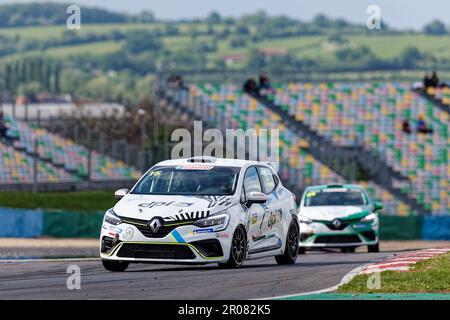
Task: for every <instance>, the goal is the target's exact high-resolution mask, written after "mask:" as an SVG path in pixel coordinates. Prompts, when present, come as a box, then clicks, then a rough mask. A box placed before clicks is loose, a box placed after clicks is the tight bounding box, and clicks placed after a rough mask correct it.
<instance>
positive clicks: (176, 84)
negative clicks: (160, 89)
mask: <svg viewBox="0 0 450 320" xmlns="http://www.w3.org/2000/svg"><path fill="white" fill-rule="evenodd" d="M167 83H168V85H169V88H172V89H178V88H183V87H184V82H183V78H182V77H181V76H180V75H179V74H174V73H172V74H171V75H170V76H169V78H168V79H167Z"/></svg>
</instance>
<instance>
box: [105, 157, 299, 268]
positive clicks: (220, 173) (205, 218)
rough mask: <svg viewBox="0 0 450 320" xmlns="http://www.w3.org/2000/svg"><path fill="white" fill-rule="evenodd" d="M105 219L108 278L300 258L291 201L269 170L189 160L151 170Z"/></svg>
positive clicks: (222, 161)
mask: <svg viewBox="0 0 450 320" xmlns="http://www.w3.org/2000/svg"><path fill="white" fill-rule="evenodd" d="M116 197H117V198H120V199H121V200H120V201H119V202H118V203H117V204H116V205H115V206H114V207H113V208H112V209H109V210H108V211H107V212H106V214H105V217H104V221H103V225H102V229H101V235H100V241H101V246H100V256H101V259H102V262H103V266H104V267H105V268H106V269H107V270H110V271H124V270H125V269H126V268H127V267H128V265H129V263H134V262H137V263H141V262H150V263H181V264H184V263H197V264H203V263H219V265H220V266H224V267H239V266H241V265H242V264H243V262H244V261H245V260H246V259H252V258H262V257H267V256H275V259H276V261H277V263H278V264H293V263H295V261H296V259H297V253H298V241H299V225H298V222H297V210H296V204H295V198H294V195H293V194H292V193H291V192H290V191H289V190H287V189H286V188H285V187H283V185H282V184H281V182H280V179H279V177H278V175H277V174H276V172H275V170H274V169H273V168H272V167H271V166H270V165H268V164H265V163H262V162H255V161H245V160H232V159H218V158H213V157H194V158H190V159H180V160H168V161H163V162H160V163H158V164H157V165H155V166H153V167H152V168H151V169H150V170H149V171H148V172H147V173H146V174H144V175H143V176H142V178H141V179H140V180H139V181H138V182H137V184H136V185H135V186H134V187H133V188H132V189H131V191H128V190H126V189H121V190H118V191H117V192H116Z"/></svg>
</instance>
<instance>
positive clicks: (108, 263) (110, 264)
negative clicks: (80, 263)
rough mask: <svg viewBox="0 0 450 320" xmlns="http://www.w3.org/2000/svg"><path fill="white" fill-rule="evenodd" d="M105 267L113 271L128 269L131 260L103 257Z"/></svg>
mask: <svg viewBox="0 0 450 320" xmlns="http://www.w3.org/2000/svg"><path fill="white" fill-rule="evenodd" d="M102 264H103V267H104V268H105V269H106V270H108V271H112V272H123V271H125V270H127V268H128V266H129V264H130V263H129V262H127V261H114V260H103V259H102Z"/></svg>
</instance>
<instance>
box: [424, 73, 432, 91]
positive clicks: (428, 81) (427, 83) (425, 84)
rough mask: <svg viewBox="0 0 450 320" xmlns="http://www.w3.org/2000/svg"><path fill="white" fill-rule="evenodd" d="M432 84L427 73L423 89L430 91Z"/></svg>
mask: <svg viewBox="0 0 450 320" xmlns="http://www.w3.org/2000/svg"><path fill="white" fill-rule="evenodd" d="M430 84H431V78H430V77H429V76H428V73H425V76H424V77H423V87H424V89H425V90H426V89H428V87H429V86H430Z"/></svg>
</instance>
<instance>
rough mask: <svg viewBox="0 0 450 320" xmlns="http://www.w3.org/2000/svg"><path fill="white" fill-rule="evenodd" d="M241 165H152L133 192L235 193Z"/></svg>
mask: <svg viewBox="0 0 450 320" xmlns="http://www.w3.org/2000/svg"><path fill="white" fill-rule="evenodd" d="M239 171H240V168H239V167H219V166H205V165H181V166H173V167H169V166H165V167H155V168H152V169H151V170H150V171H149V172H148V173H147V174H146V175H145V176H144V177H143V178H142V179H141V180H140V181H139V183H138V184H137V186H136V187H135V188H134V189H133V191H132V192H131V193H132V194H158V195H213V196H219V195H232V194H234V192H235V189H236V185H237V181H238V177H239Z"/></svg>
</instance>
